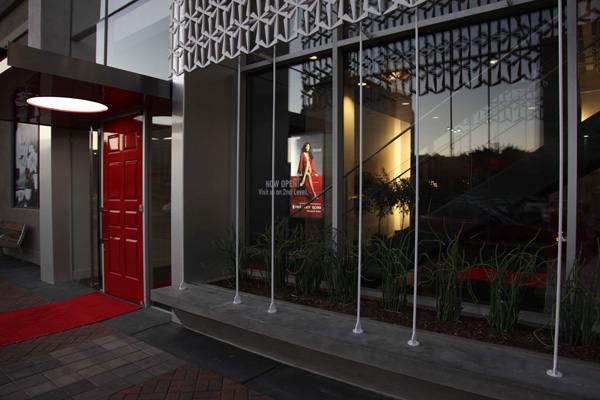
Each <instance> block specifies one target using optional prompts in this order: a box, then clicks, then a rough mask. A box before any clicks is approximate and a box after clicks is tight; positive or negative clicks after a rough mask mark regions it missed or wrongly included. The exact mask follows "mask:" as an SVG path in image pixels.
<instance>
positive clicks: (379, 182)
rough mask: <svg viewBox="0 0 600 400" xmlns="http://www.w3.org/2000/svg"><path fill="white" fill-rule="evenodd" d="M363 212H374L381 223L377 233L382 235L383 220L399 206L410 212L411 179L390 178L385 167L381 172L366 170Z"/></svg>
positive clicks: (402, 209) (401, 209)
mask: <svg viewBox="0 0 600 400" xmlns="http://www.w3.org/2000/svg"><path fill="white" fill-rule="evenodd" d="M363 195H364V201H363V213H367V212H373V213H375V215H377V218H378V219H379V223H378V225H377V233H378V234H379V235H381V220H382V219H383V217H385V216H388V215H391V214H393V213H394V209H395V208H398V209H399V210H400V211H402V212H408V211H409V210H410V207H411V204H412V200H411V199H412V197H411V196H412V185H411V182H410V180H409V179H392V180H390V178H389V176H388V173H387V172H386V170H385V168H382V169H381V173H379V174H377V173H373V172H365V173H364V175H363Z"/></svg>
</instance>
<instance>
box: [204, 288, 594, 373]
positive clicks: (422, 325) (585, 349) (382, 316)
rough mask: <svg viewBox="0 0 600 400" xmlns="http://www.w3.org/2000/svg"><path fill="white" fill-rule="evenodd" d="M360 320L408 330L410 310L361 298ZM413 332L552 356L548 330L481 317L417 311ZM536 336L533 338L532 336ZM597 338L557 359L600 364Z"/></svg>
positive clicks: (349, 308) (300, 298) (323, 303)
mask: <svg viewBox="0 0 600 400" xmlns="http://www.w3.org/2000/svg"><path fill="white" fill-rule="evenodd" d="M212 284H214V285H217V286H220V287H224V288H228V289H233V288H235V280H231V279H226V280H220V281H217V282H212ZM240 290H241V291H243V292H246V293H250V294H254V295H258V296H264V297H271V288H270V287H268V286H267V285H266V284H265V282H264V281H259V280H248V281H246V282H244V284H240ZM275 298H276V299H277V300H279V301H285V302H289V303H294V304H301V305H304V306H308V307H315V308H319V309H322V310H328V311H333V312H339V313H344V314H351V315H352V314H353V315H356V303H351V304H340V303H336V302H333V301H331V300H329V298H328V297H327V294H326V293H322V292H321V293H317V294H314V295H311V296H304V295H299V294H296V291H295V289H294V288H292V287H287V288H281V289H275ZM360 314H361V317H364V318H369V319H372V320H376V321H381V322H386V323H390V324H396V325H402V326H407V327H412V320H413V319H412V315H413V314H412V308H411V309H410V310H406V311H400V312H394V311H388V310H385V309H383V307H382V306H381V301H377V300H371V299H363V300H362V301H361V303H360ZM417 329H421V330H426V331H430V332H437V333H442V334H445V335H451V336H458V337H462V338H466V339H473V340H479V341H482V342H487V343H493V344H499V345H505V346H512V347H519V348H523V349H527V350H533V351H538V352H541V353H547V354H553V352H554V348H553V342H554V340H553V339H552V335H551V331H550V329H537V328H532V327H529V326H525V325H520V324H519V325H517V326H516V328H515V329H514V331H512V332H506V331H501V330H498V329H495V328H492V327H490V326H488V324H487V321H486V320H485V318H473V317H464V316H463V317H461V318H460V320H458V321H438V319H437V316H436V313H435V311H432V310H426V309H418V311H417ZM536 336H537V337H536ZM599 339H600V338H598V335H597V337H596V340H595V341H594V343H593V344H592V345H591V346H576V347H574V346H571V345H568V344H565V343H560V344H559V348H558V355H559V356H561V357H567V358H573V359H577V360H584V361H590V362H595V363H600V340H599Z"/></svg>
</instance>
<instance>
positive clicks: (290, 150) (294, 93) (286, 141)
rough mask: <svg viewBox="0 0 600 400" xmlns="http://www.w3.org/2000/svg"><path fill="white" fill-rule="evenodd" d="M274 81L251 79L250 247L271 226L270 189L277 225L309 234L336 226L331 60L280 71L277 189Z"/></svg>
mask: <svg viewBox="0 0 600 400" xmlns="http://www.w3.org/2000/svg"><path fill="white" fill-rule="evenodd" d="M272 79H273V76H272V72H271V71H269V72H263V73H258V74H254V75H251V76H249V77H248V100H247V104H248V160H247V162H248V168H247V191H246V193H247V209H246V215H247V235H248V236H247V243H249V244H254V243H256V240H257V238H258V237H259V236H260V235H262V234H264V233H265V232H266V229H267V226H268V225H270V223H271V186H273V187H274V189H275V216H276V219H277V220H278V221H284V225H285V227H286V229H293V228H295V227H296V226H299V225H300V226H302V227H303V228H304V231H305V232H307V234H308V233H309V232H319V231H321V232H322V231H323V229H324V228H325V227H327V226H328V225H330V224H331V192H330V190H329V191H328V190H327V189H328V187H329V186H330V185H331V168H332V163H331V157H332V149H331V129H332V115H331V112H332V109H331V102H332V92H331V90H332V85H331V59H330V58H323V59H319V60H314V61H309V62H306V63H302V64H298V65H293V66H290V67H281V68H278V70H277V75H276V83H277V84H276V88H277V90H276V105H275V107H276V109H275V111H276V121H275V128H276V129H275V181H274V182H273V184H271V144H272V139H271V138H272V113H273V108H272V107H273V100H272V96H273V93H272V87H273V81H272ZM307 144H308V146H307ZM311 201H312V202H311ZM309 202H310V204H308V203H309Z"/></svg>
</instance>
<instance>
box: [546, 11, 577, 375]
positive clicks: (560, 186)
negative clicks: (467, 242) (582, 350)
mask: <svg viewBox="0 0 600 400" xmlns="http://www.w3.org/2000/svg"><path fill="white" fill-rule="evenodd" d="M573 18H575V16H573ZM569 33H570V34H571V35H574V34H575V32H569ZM572 73H574V72H572ZM563 101H564V93H563V5H562V0H558V152H559V153H558V232H557V233H558V259H557V262H556V319H555V321H554V361H553V364H552V369H549V370H547V371H546V373H547V374H548V375H550V376H552V377H554V378H560V377H561V376H563V374H562V372H560V371H558V370H557V369H556V367H557V365H558V334H559V325H560V294H561V293H560V292H561V284H562V283H561V281H562V242H563V179H564V178H563V164H564V160H563V158H564V155H563V154H564V153H563V152H564V140H563V134H564V132H563V130H564V129H563Z"/></svg>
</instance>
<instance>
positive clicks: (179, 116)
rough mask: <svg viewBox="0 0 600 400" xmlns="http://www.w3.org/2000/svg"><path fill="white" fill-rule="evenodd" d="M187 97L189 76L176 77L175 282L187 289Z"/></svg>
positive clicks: (173, 152)
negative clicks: (185, 262)
mask: <svg viewBox="0 0 600 400" xmlns="http://www.w3.org/2000/svg"><path fill="white" fill-rule="evenodd" d="M184 97H185V76H184V74H181V75H179V76H173V114H172V117H173V126H172V131H171V138H172V139H171V282H172V285H173V286H179V289H181V290H184V289H186V286H185V282H184V247H183V243H184V218H183V217H184V213H183V211H184V210H183V205H184V200H183V199H184V186H183V174H184V167H183V164H184V151H183V149H184V147H183V146H184V140H183V139H184V138H183V131H184V111H185V109H184Z"/></svg>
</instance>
